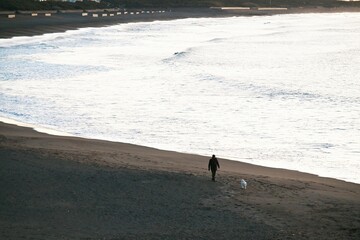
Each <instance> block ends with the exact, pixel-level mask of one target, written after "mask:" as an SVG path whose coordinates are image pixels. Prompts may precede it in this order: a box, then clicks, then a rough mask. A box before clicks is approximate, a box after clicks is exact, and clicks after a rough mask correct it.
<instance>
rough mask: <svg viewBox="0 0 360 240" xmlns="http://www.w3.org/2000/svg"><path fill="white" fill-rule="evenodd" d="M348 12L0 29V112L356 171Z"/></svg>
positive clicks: (318, 168)
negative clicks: (32, 31) (34, 30)
mask: <svg viewBox="0 0 360 240" xmlns="http://www.w3.org/2000/svg"><path fill="white" fill-rule="evenodd" d="M359 39H360V14H359V13H331V14H326V13H321V14H290V15H275V16H254V17H232V18H199V19H191V18H190V19H182V20H172V21H155V22H146V23H127V24H119V25H114V26H110V27H103V28H84V29H80V30H72V31H67V32H65V33H53V34H45V35H41V36H34V37H15V38H12V39H0V117H3V118H9V119H13V120H16V121H19V122H24V123H28V124H33V125H36V126H41V127H43V128H48V129H51V130H55V131H61V132H66V133H69V134H72V135H75V136H81V137H87V138H96V139H105V140H111V141H119V142H126V143H133V144H138V145H144V146H150V147H155V148H159V149H165V150H174V151H178V152H186V153H195V154H201V155H207V156H211V155H212V154H216V155H217V156H218V157H219V158H220V159H221V158H228V159H232V160H237V161H243V162H248V163H252V164H257V165H262V166H269V167H275V168H285V169H292V170H298V171H302V172H308V173H313V174H317V175H320V176H324V177H332V178H337V179H342V180H345V181H349V182H355V183H360V40H359Z"/></svg>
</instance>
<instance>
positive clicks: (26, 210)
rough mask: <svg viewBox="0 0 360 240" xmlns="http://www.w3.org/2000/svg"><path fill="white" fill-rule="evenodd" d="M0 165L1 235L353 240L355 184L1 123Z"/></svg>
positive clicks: (358, 223) (358, 193) (357, 221)
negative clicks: (215, 165) (212, 170)
mask: <svg viewBox="0 0 360 240" xmlns="http://www.w3.org/2000/svg"><path fill="white" fill-rule="evenodd" d="M0 159H1V160H0V165H1V168H0V180H1V181H0V182H1V185H2V191H3V195H2V196H1V198H0V202H1V205H0V206H1V207H0V213H1V214H0V226H1V229H2V230H1V231H0V236H2V237H4V238H10V239H11V238H12V239H13V238H20V237H35V238H42V239H48V238H89V237H90V238H105V237H106V238H108V237H110V238H127V239H136V238H142V239H159V238H162V239H184V238H192V239H194V238H202V237H206V238H209V239H230V238H247V239H284V238H287V239H309V238H310V239H358V238H359V237H360V218H359V217H358V216H357V215H356V214H354V213H356V212H359V211H360V202H359V199H360V185H359V184H355V183H347V182H344V181H340V180H336V179H330V178H322V177H318V176H315V175H312V174H307V173H301V172H296V171H290V170H284V169H273V168H267V167H261V166H256V165H251V164H247V163H242V162H235V161H230V160H226V159H219V161H220V165H221V168H220V170H219V171H218V175H217V182H215V183H213V182H211V180H210V179H211V178H210V174H209V172H208V171H207V162H208V159H209V157H207V156H199V155H192V154H183V153H178V152H173V151H162V150H158V149H154V148H149V147H142V146H136V145H132V144H124V143H116V142H110V141H101V140H92V139H85V138H77V137H65V136H53V135H48V134H44V133H39V132H36V131H34V130H33V129H30V128H26V127H19V126H15V125H10V124H5V123H1V122H0ZM242 178H243V179H245V180H246V181H247V182H248V188H247V189H246V190H244V189H241V187H240V184H239V182H240V179H242ZM211 232H213V233H216V234H214V235H212V234H211ZM219 236H221V237H220V238H219Z"/></svg>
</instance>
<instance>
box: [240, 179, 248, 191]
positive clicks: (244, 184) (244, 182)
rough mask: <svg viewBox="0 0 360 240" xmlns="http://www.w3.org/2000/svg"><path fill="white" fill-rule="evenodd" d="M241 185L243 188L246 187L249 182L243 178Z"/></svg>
mask: <svg viewBox="0 0 360 240" xmlns="http://www.w3.org/2000/svg"><path fill="white" fill-rule="evenodd" d="M240 186H241V188H243V189H246V186H247V183H246V181H245V180H244V179H241V181H240Z"/></svg>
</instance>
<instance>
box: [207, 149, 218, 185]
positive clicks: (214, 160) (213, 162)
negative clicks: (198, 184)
mask: <svg viewBox="0 0 360 240" xmlns="http://www.w3.org/2000/svg"><path fill="white" fill-rule="evenodd" d="M218 168H220V164H219V161H218V160H217V158H216V157H215V155H212V158H210V160H209V165H208V169H209V171H210V170H211V176H212V180H213V181H214V182H215V175H216V170H217V169H218Z"/></svg>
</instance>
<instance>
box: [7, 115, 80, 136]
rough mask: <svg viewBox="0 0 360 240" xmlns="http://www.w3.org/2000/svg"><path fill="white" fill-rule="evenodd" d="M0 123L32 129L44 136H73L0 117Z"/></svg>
mask: <svg viewBox="0 0 360 240" xmlns="http://www.w3.org/2000/svg"><path fill="white" fill-rule="evenodd" d="M0 122H3V123H7V124H12V125H16V126H19V127H27V128H32V129H34V130H35V131H37V132H41V133H46V134H50V135H54V136H64V137H73V136H74V135H72V134H69V133H66V132H61V131H58V130H54V129H50V128H45V127H41V126H37V125H34V124H29V123H24V122H20V121H17V120H14V119H10V118H4V117H0Z"/></svg>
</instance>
